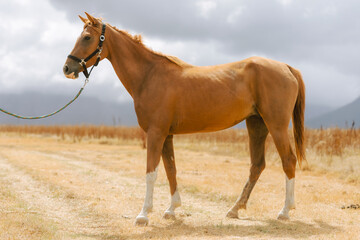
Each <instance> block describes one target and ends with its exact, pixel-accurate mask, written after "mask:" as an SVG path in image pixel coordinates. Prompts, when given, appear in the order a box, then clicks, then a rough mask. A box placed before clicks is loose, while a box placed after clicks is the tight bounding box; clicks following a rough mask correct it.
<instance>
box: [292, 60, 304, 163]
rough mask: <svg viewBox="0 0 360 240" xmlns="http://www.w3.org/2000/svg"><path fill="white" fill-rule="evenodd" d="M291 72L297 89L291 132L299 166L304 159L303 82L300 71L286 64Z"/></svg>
mask: <svg viewBox="0 0 360 240" xmlns="http://www.w3.org/2000/svg"><path fill="white" fill-rule="evenodd" d="M288 67H289V69H290V71H291V73H292V74H293V75H294V76H295V78H296V79H297V81H298V85H299V90H298V95H297V99H296V103H295V107H294V110H293V114H292V122H293V132H294V138H295V148H296V156H297V159H298V162H299V166H300V167H301V164H302V161H306V157H305V136H304V135H305V132H304V131H305V126H304V115H305V84H304V81H303V78H302V76H301V73H300V71H298V70H296V69H295V68H292V67H291V66H288Z"/></svg>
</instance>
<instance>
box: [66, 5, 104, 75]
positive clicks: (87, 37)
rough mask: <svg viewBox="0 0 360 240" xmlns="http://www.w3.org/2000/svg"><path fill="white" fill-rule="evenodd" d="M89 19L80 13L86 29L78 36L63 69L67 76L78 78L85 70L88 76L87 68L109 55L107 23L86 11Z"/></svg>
mask: <svg viewBox="0 0 360 240" xmlns="http://www.w3.org/2000/svg"><path fill="white" fill-rule="evenodd" d="M85 14H86V16H87V19H86V18H83V17H82V16H80V15H79V17H80V19H81V21H83V22H84V30H83V31H82V33H81V34H80V36H79V37H78V39H77V41H76V43H75V46H74V48H73V50H72V51H71V53H70V55H69V56H68V58H67V60H66V62H65V64H64V67H63V71H64V74H65V76H66V77H67V78H71V79H76V78H78V77H79V72H81V71H84V74H85V76H86V77H87V78H88V75H89V74H88V73H87V68H88V67H91V66H93V65H95V66H96V65H97V64H98V63H99V61H100V60H102V59H103V58H105V57H106V56H107V48H106V46H105V45H103V42H104V41H105V24H103V23H102V21H101V20H100V19H98V18H94V17H92V16H91V15H90V14H88V13H86V12H85Z"/></svg>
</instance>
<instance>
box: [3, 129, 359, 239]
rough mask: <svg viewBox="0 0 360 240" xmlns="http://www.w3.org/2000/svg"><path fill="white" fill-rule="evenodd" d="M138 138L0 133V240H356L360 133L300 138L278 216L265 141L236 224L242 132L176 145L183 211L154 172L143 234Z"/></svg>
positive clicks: (273, 169)
mask: <svg viewBox="0 0 360 240" xmlns="http://www.w3.org/2000/svg"><path fill="white" fill-rule="evenodd" d="M143 139H144V134H143V133H142V132H141V131H140V130H139V129H137V128H118V127H95V126H77V127H71V126H54V127H43V126H38V127H36V126H35V127H29V126H18V127H14V126H0V239H1V240H2V239H26V240H28V239H66V240H67V239H99V240H100V239H105V240H106V239H109V240H110V239H111V240H113V239H114V240H115V239H150V238H151V239H360V225H359V222H360V209H355V208H348V207H349V206H351V205H352V204H355V206H356V204H360V130H355V129H349V130H342V129H330V130H307V131H306V140H307V159H308V165H307V166H305V167H304V169H303V170H299V169H298V170H297V175H296V188H295V197H296V204H297V205H296V210H294V211H292V212H291V215H290V217H291V220H290V221H278V220H276V216H277V213H278V211H279V210H280V209H281V208H282V206H283V202H284V195H285V194H284V191H285V189H284V188H285V186H284V185H285V177H284V173H283V172H282V168H281V162H280V159H279V157H278V154H277V152H276V150H275V147H274V145H273V143H272V140H271V138H269V139H268V142H267V146H266V148H267V154H266V162H267V167H266V169H265V171H264V172H263V174H262V175H261V177H260V179H259V181H258V183H257V185H256V187H255V188H254V191H253V193H252V195H251V197H250V199H249V202H248V209H247V210H246V211H244V210H242V211H240V212H239V219H227V218H225V215H226V212H227V210H228V209H229V207H230V206H231V205H232V204H233V203H234V201H235V200H236V198H237V197H238V195H239V194H240V193H241V190H242V187H243V185H244V184H245V182H246V180H247V177H248V171H249V162H250V161H249V152H248V147H247V134H246V130H234V129H230V130H226V131H222V132H218V133H212V134H195V135H184V136H175V137H174V142H175V156H176V163H177V168H178V183H179V190H180V195H181V197H182V206H181V207H180V208H179V209H177V211H176V213H177V218H176V219H175V220H165V219H163V218H162V214H163V212H164V210H165V209H166V208H167V206H168V204H169V200H170V196H169V195H170V194H169V188H168V183H167V179H166V176H165V172H164V170H163V168H162V167H161V168H160V170H159V175H158V179H157V182H156V186H155V194H154V210H153V212H152V213H151V214H150V215H149V219H150V224H149V226H147V227H136V226H134V221H135V217H136V216H137V214H138V213H139V211H140V210H141V207H142V204H143V198H144V194H145V162H146V161H145V159H146V150H145V149H144V141H143Z"/></svg>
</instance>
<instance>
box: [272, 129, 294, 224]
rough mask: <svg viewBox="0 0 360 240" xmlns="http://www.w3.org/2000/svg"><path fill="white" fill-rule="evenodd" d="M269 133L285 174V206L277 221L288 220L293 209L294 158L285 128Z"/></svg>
mask: <svg viewBox="0 0 360 240" xmlns="http://www.w3.org/2000/svg"><path fill="white" fill-rule="evenodd" d="M270 133H271V135H272V137H273V139H274V142H275V145H276V148H277V150H278V152H279V155H280V158H281V162H282V166H283V170H284V172H285V182H286V185H285V186H286V189H285V204H284V207H283V208H282V210H281V211H280V212H279V214H278V219H280V220H287V219H289V211H290V210H291V209H295V198H294V190H295V169H296V157H295V154H294V153H293V150H292V149H291V145H290V140H289V135H288V131H287V128H283V129H276V130H271V129H270Z"/></svg>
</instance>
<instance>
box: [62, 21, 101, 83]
mask: <svg viewBox="0 0 360 240" xmlns="http://www.w3.org/2000/svg"><path fill="white" fill-rule="evenodd" d="M105 28H106V25H105V23H103V24H102V30H101V35H100V42H99V45H98V46H97V48H96V49H95V51H94V52H93V53H91V54H90V55H89V56H88V57H87V58H85V59H84V58H82V59H80V58H78V57H75V56H73V55H69V56H68V58H71V59H72V60H75V61H77V62H78V63H79V64H80V65H81V66H82V67H83V69H84V70H83V73H84V75H85V77H86V78H89V76H90V73H91V71H92V69H93V68H94V67H96V66H97V65H98V64H99V62H100V58H101V52H102V49H103V48H102V46H103V43H104V41H105ZM96 54H97V58H96V62H95V64H94V66H93V68H91V70H90V72H89V73H88V71H87V68H86V62H87V61H89V60H90V59H91V58H93V57H94V56H95V55H96Z"/></svg>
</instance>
